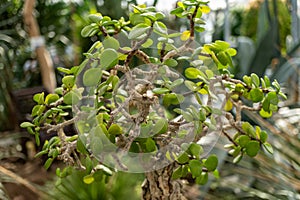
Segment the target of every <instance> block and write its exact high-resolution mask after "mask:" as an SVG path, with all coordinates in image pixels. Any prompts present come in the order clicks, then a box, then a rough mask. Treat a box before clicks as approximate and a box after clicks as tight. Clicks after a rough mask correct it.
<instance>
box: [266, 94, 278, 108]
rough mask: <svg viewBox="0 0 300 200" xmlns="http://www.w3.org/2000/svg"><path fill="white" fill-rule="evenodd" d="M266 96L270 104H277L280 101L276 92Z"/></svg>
mask: <svg viewBox="0 0 300 200" xmlns="http://www.w3.org/2000/svg"><path fill="white" fill-rule="evenodd" d="M266 98H267V99H268V100H269V102H270V104H273V105H277V104H278V103H279V99H278V96H277V94H276V92H269V93H268V94H267V97H266Z"/></svg>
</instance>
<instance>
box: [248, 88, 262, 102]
mask: <svg viewBox="0 0 300 200" xmlns="http://www.w3.org/2000/svg"><path fill="white" fill-rule="evenodd" d="M250 98H251V100H252V101H253V102H254V103H257V102H260V101H262V100H263V98H264V93H263V91H262V90H261V89H259V88H253V89H252V90H251V91H250Z"/></svg>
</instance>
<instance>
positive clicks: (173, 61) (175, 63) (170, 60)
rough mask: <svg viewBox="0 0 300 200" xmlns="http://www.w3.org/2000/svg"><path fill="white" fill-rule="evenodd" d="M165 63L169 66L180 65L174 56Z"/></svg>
mask: <svg viewBox="0 0 300 200" xmlns="http://www.w3.org/2000/svg"><path fill="white" fill-rule="evenodd" d="M164 64H165V65H167V66H169V67H176V66H177V65H178V62H177V61H176V60H175V59H173V58H169V59H167V60H165V61H164Z"/></svg>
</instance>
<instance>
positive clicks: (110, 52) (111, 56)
mask: <svg viewBox="0 0 300 200" xmlns="http://www.w3.org/2000/svg"><path fill="white" fill-rule="evenodd" d="M100 63H101V67H102V69H105V70H108V69H110V68H112V67H114V66H115V65H116V64H118V53H117V52H116V50H114V49H110V48H109V49H105V50H104V51H103V52H102V53H101V55H100Z"/></svg>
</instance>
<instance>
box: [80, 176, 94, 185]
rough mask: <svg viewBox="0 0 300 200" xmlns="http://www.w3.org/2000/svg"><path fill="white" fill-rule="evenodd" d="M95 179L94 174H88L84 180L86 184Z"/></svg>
mask: <svg viewBox="0 0 300 200" xmlns="http://www.w3.org/2000/svg"><path fill="white" fill-rule="evenodd" d="M94 181H95V178H94V177H93V174H89V175H86V176H85V177H83V182H84V183H85V184H91V183H93V182H94Z"/></svg>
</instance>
